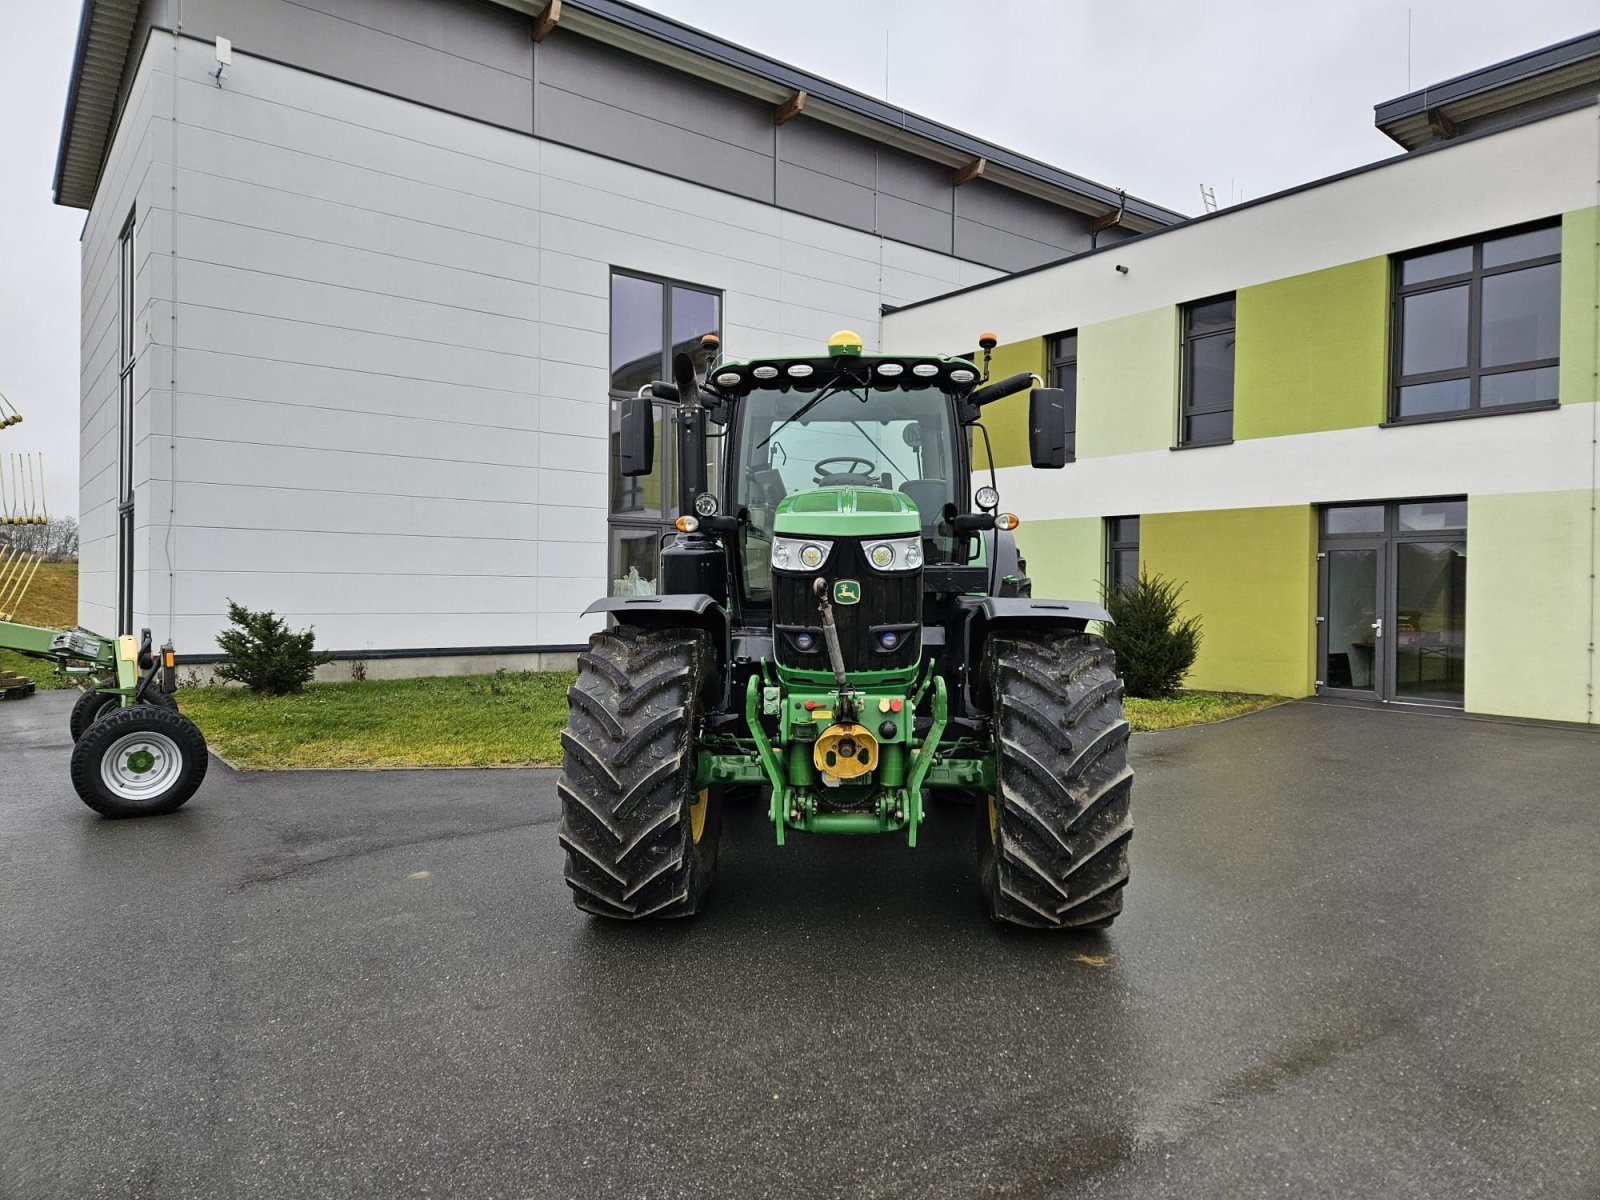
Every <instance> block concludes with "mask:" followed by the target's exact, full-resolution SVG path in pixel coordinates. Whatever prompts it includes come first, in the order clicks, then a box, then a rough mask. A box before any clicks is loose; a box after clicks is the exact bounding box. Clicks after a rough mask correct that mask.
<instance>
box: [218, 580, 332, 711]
mask: <svg viewBox="0 0 1600 1200" xmlns="http://www.w3.org/2000/svg"><path fill="white" fill-rule="evenodd" d="M228 620H229V621H231V622H232V623H233V626H234V628H232V629H225V630H223V631H222V632H221V633H219V634H218V635H217V645H218V646H220V647H221V648H222V652H223V653H224V654H226V655H227V656H228V661H227V662H225V663H223V664H221V665H220V666H219V667H217V669H216V675H217V678H219V679H228V680H232V681H234V682H236V683H242V684H244V685H245V686H246V687H247V688H249V689H250V690H251V691H252V692H257V693H259V694H260V695H263V696H282V695H287V694H289V693H290V692H298V691H302V690H304V688H305V686H306V683H307V681H308V680H310V678H311V677H312V675H314V674H316V670H317V667H318V666H319V665H320V664H322V663H325V662H329V661H331V660H332V658H333V655H331V654H326V653H323V654H319V653H317V650H316V632H315V629H302V630H301V631H300V632H299V633H294V632H292V631H291V630H290V629H289V626H288V625H287V624H286V623H285V622H284V620H283V618H282V617H280V616H278V615H277V614H276V613H274V612H272V611H271V610H268V611H267V612H251V611H250V610H249V609H248V608H245V607H244V606H243V605H240V604H235V603H234V602H233V601H232V600H229V601H228Z"/></svg>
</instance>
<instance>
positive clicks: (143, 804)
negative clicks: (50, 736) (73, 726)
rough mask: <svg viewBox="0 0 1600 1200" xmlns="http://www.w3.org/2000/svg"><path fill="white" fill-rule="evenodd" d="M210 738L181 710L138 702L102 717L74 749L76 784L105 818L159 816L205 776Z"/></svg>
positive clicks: (83, 797)
mask: <svg viewBox="0 0 1600 1200" xmlns="http://www.w3.org/2000/svg"><path fill="white" fill-rule="evenodd" d="M207 763H208V759H207V757H206V739H205V737H204V736H203V735H202V734H201V732H200V730H199V729H198V728H196V727H195V724H194V722H192V721H190V720H189V718H188V717H186V716H184V715H183V714H182V713H178V712H174V711H173V710H172V709H169V708H162V707H158V706H156V705H153V704H135V705H132V706H131V707H128V708H120V709H118V710H117V711H116V712H113V713H108V714H106V715H105V716H103V717H101V718H100V719H99V720H98V721H96V722H94V724H92V725H90V726H89V728H87V729H86V730H84V731H83V736H82V737H80V738H79V739H78V744H77V745H76V746H74V747H73V748H72V786H73V788H74V789H75V790H76V791H77V793H78V798H79V799H80V800H82V801H83V802H84V803H85V804H87V805H88V806H89V807H90V808H92V809H94V810H95V812H97V813H100V814H101V815H102V816H106V817H155V816H161V815H162V814H164V813H169V812H172V811H173V810H175V809H177V808H180V807H181V806H182V805H183V804H184V803H186V802H187V801H188V799H189V797H190V796H192V795H194V793H195V791H196V789H198V788H199V786H200V783H201V781H202V780H203V779H205V777H206V766H207Z"/></svg>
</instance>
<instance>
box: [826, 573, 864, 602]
mask: <svg viewBox="0 0 1600 1200" xmlns="http://www.w3.org/2000/svg"><path fill="white" fill-rule="evenodd" d="M833 602H834V603H835V604H859V603H860V602H861V585H860V584H859V583H857V582H856V581H855V580H854V579H841V580H839V581H838V582H837V583H835V584H834V585H833Z"/></svg>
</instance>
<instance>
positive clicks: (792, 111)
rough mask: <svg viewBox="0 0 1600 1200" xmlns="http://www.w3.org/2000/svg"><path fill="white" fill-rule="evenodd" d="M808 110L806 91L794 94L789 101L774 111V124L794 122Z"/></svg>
mask: <svg viewBox="0 0 1600 1200" xmlns="http://www.w3.org/2000/svg"><path fill="white" fill-rule="evenodd" d="M805 109H806V93H805V90H804V89H801V90H799V91H796V92H794V93H792V94H791V95H790V96H789V98H788V99H787V100H785V101H784V102H783V103H782V104H780V105H778V106H777V107H776V108H774V109H773V110H772V123H773V124H774V125H783V124H787V123H788V122H790V121H792V120H794V119H795V118H796V117H798V116H799V115H800V114H801V113H803V112H804V111H805Z"/></svg>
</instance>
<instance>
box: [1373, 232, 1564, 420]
mask: <svg viewBox="0 0 1600 1200" xmlns="http://www.w3.org/2000/svg"><path fill="white" fill-rule="evenodd" d="M1560 228H1561V219H1560V218H1559V217H1553V218H1551V217H1547V218H1543V219H1541V220H1538V221H1527V222H1524V223H1523V224H1520V225H1509V226H1506V227H1505V228H1503V229H1494V230H1490V231H1489V232H1487V233H1478V234H1473V235H1472V236H1471V237H1464V238H1453V239H1451V240H1450V241H1447V242H1436V243H1434V244H1433V245H1429V246H1421V247H1418V248H1417V249H1415V250H1407V251H1405V252H1404V253H1401V254H1394V255H1391V256H1390V258H1389V279H1390V286H1389V323H1390V325H1389V327H1390V328H1391V329H1392V330H1393V331H1394V334H1393V336H1392V337H1391V338H1390V339H1389V342H1390V345H1389V380H1390V383H1389V407H1388V419H1387V420H1386V421H1385V422H1384V424H1385V425H1386V426H1393V425H1421V424H1427V423H1428V422H1431V421H1459V420H1463V419H1468V418H1472V417H1494V416H1500V415H1502V414H1505V413H1517V412H1539V411H1542V410H1545V409H1551V408H1559V407H1560V405H1561V399H1560V396H1559V395H1558V396H1557V398H1556V399H1554V400H1534V401H1531V402H1528V403H1525V404H1491V405H1487V406H1485V405H1484V404H1482V403H1481V400H1482V394H1483V388H1482V384H1483V380H1484V378H1485V377H1487V376H1493V375H1507V374H1511V373H1513V372H1517V371H1536V370H1540V369H1542V368H1549V367H1559V366H1560V365H1561V355H1560V353H1559V343H1558V347H1557V349H1558V353H1557V354H1556V356H1555V357H1554V358H1541V359H1532V360H1529V361H1527V362H1520V363H1497V364H1496V365H1495V366H1493V367H1490V368H1488V369H1485V368H1484V366H1483V364H1482V362H1481V359H1482V356H1483V281H1484V280H1485V279H1489V278H1492V277H1494V276H1496V275H1507V274H1511V273H1513V272H1516V271H1525V270H1528V269H1529V268H1530V267H1541V266H1547V265H1549V264H1551V263H1554V264H1556V265H1557V266H1559V265H1560V263H1561V251H1560V249H1559V247H1558V249H1557V250H1556V252H1555V253H1554V254H1545V255H1540V256H1538V257H1536V258H1527V259H1519V260H1517V261H1516V262H1511V263H1501V264H1500V265H1499V266H1494V267H1487V268H1486V267H1484V265H1483V246H1484V243H1485V242H1492V241H1497V240H1499V239H1500V238H1504V237H1512V236H1514V235H1516V234H1519V233H1533V232H1535V231H1537V230H1541V229H1556V230H1559V229H1560ZM1462 247H1471V249H1472V267H1471V269H1470V270H1468V271H1464V272H1457V273H1456V274H1454V275H1443V276H1440V277H1439V278H1437V279H1428V280H1425V281H1423V282H1421V283H1412V284H1407V283H1404V282H1402V279H1403V272H1404V270H1405V264H1406V263H1408V262H1411V261H1413V260H1415V259H1419V258H1425V257H1427V256H1428V255H1432V254H1442V253H1445V252H1447V251H1450V250H1458V249H1461V248H1462ZM1462 286H1465V287H1466V289H1467V365H1466V366H1465V367H1458V368H1451V369H1449V370H1442V371H1419V372H1417V373H1416V374H1414V375H1406V374H1404V355H1405V302H1406V300H1407V299H1408V298H1409V297H1412V296H1421V295H1426V294H1427V293H1429V292H1439V291H1447V290H1449V289H1451V288H1457V287H1462ZM1556 295H1557V300H1556V303H1557V306H1558V307H1557V320H1558V321H1559V319H1560V308H1559V305H1560V289H1559V285H1558V287H1557V292H1556ZM1458 379H1465V380H1467V381H1468V383H1467V388H1468V391H1467V407H1466V408H1460V409H1451V410H1450V411H1448V412H1435V413H1417V414H1414V415H1411V416H1402V415H1401V412H1400V391H1401V389H1402V388H1407V387H1415V386H1417V385H1419V384H1427V383H1449V382H1453V381H1455V380H1458ZM1558 387H1559V383H1558Z"/></svg>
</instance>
